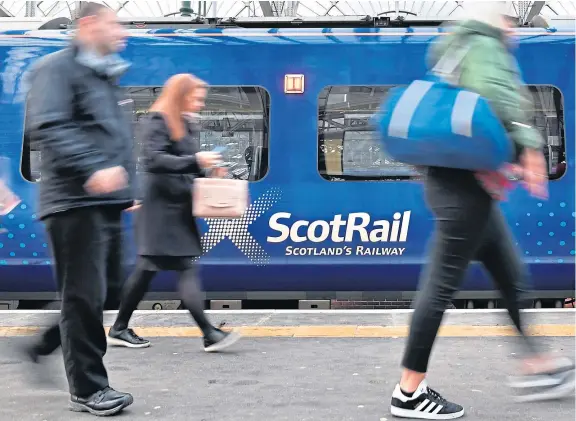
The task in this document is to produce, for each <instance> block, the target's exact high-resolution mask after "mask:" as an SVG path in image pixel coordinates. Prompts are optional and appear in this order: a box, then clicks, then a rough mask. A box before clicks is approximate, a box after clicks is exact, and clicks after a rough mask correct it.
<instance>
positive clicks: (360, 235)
mask: <svg viewBox="0 0 576 421" xmlns="http://www.w3.org/2000/svg"><path fill="white" fill-rule="evenodd" d="M410 214H411V211H405V212H404V213H400V212H396V213H394V215H393V217H392V218H393V219H392V221H388V220H386V219H380V220H376V221H373V222H372V219H371V217H370V215H369V214H368V213H365V212H356V213H351V214H349V215H348V218H346V219H344V218H343V217H342V215H335V216H334V218H333V219H332V220H331V221H324V220H316V221H306V220H296V221H294V220H292V214H290V213H288V212H278V213H275V214H274V215H272V217H271V218H270V221H269V226H270V228H271V229H272V230H274V231H276V232H277V234H278V235H276V236H269V237H267V241H268V242H269V243H283V242H285V241H288V240H290V241H291V242H292V243H304V242H311V243H324V242H325V241H331V242H332V243H336V244H339V243H340V244H342V246H338V247H295V246H288V247H286V253H285V254H286V255H287V256H350V255H356V256H401V255H402V254H403V253H404V251H405V250H406V248H405V247H369V246H366V245H357V246H355V247H351V246H349V245H347V244H346V243H351V242H358V241H359V242H361V243H370V244H371V245H374V244H377V243H394V242H398V243H405V242H406V240H407V239H408V230H409V227H410Z"/></svg>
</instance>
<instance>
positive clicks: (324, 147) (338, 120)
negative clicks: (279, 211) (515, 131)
mask: <svg viewBox="0 0 576 421" xmlns="http://www.w3.org/2000/svg"><path fill="white" fill-rule="evenodd" d="M390 88H392V86H329V87H326V88H324V89H323V90H322V92H321V93H320V97H319V108H318V171H319V172H320V174H321V175H322V177H324V178H325V179H327V180H329V181H354V180H357V181H362V180H368V181H369V180H373V181H376V180H406V179H410V178H414V177H418V176H419V173H418V171H417V170H416V169H415V168H413V167H411V166H409V165H406V164H402V163H400V162H396V161H394V160H392V159H391V158H390V157H388V156H386V155H385V153H384V152H383V151H382V148H381V146H380V143H379V142H378V140H377V136H376V133H375V132H374V128H373V127H371V125H370V118H371V117H372V116H373V115H374V113H376V112H377V110H378V107H379V106H380V103H381V102H382V100H383V99H384V96H385V95H386V93H387V91H388V90H389V89H390ZM529 90H530V93H531V94H532V96H533V104H534V109H533V110H532V111H533V119H534V121H533V124H534V126H535V127H537V128H538V130H539V131H540V132H541V133H542V136H543V138H544V139H545V141H546V145H545V147H544V154H545V156H546V158H547V160H548V172H549V177H550V179H551V180H554V179H557V178H560V177H561V176H562V175H563V174H564V172H565V171H566V159H565V146H564V145H565V139H564V106H563V103H562V95H561V93H560V91H559V90H558V89H557V88H555V87H552V86H529Z"/></svg>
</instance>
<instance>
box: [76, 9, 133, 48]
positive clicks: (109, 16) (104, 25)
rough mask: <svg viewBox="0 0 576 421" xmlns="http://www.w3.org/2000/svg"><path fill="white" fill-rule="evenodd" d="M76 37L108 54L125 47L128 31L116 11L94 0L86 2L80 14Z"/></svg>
mask: <svg viewBox="0 0 576 421" xmlns="http://www.w3.org/2000/svg"><path fill="white" fill-rule="evenodd" d="M77 24H78V29H77V33H76V38H77V39H78V40H79V41H80V42H81V43H82V44H84V45H86V46H89V47H91V48H93V49H95V50H97V51H98V52H99V53H100V54H103V55H108V54H112V53H115V52H118V51H120V50H122V49H124V46H125V41H124V40H125V38H126V33H125V31H124V28H122V26H121V25H120V23H119V22H118V18H117V16H116V13H115V12H114V11H113V10H111V9H109V8H108V7H106V6H104V5H102V4H99V3H94V2H85V3H84V4H83V6H82V8H81V9H80V13H79V14H78V21H77Z"/></svg>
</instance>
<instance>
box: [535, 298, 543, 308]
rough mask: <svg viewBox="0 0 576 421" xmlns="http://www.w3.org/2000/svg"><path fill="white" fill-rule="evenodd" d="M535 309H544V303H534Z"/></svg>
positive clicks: (537, 301)
mask: <svg viewBox="0 0 576 421" xmlns="http://www.w3.org/2000/svg"><path fill="white" fill-rule="evenodd" d="M534 308H542V301H540V300H536V302H535V303H534Z"/></svg>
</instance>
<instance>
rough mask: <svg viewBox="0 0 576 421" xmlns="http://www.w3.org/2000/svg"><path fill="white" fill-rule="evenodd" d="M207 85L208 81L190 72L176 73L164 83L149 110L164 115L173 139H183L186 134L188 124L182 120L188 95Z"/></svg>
mask: <svg viewBox="0 0 576 421" xmlns="http://www.w3.org/2000/svg"><path fill="white" fill-rule="evenodd" d="M206 86H207V84H206V82H204V81H203V80H201V79H198V78H197V77H196V76H194V75H191V74H189V73H179V74H177V75H174V76H172V77H170V79H168V80H167V81H166V83H165V84H164V87H163V88H162V93H161V94H160V96H159V97H158V99H156V101H154V103H153V104H152V106H151V107H150V110H149V111H152V112H158V113H161V114H163V115H164V118H165V119H166V124H167V125H168V130H169V131H170V137H171V138H172V140H176V141H178V140H181V139H182V138H183V137H184V136H185V135H186V124H185V123H184V121H182V113H183V112H185V110H186V97H187V96H188V95H189V94H191V93H192V92H194V91H195V90H196V89H203V88H204V89H205V88H206Z"/></svg>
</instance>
